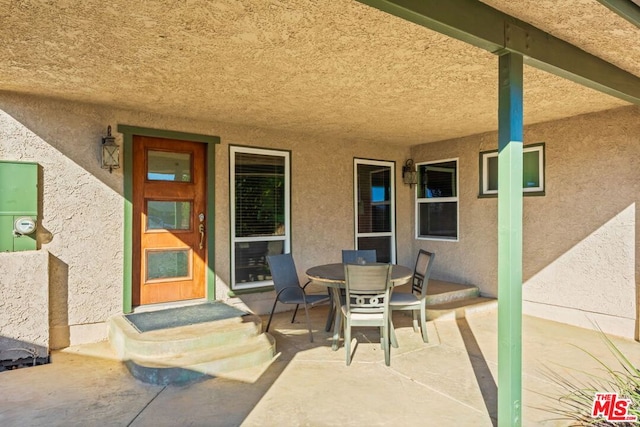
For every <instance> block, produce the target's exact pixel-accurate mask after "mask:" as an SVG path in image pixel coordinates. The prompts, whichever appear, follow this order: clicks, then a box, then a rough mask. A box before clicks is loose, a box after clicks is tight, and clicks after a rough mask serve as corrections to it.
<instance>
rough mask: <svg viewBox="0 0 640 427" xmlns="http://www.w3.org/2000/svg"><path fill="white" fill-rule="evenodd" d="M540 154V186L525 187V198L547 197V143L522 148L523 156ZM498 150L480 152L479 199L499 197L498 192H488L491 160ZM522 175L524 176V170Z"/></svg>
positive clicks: (523, 190)
mask: <svg viewBox="0 0 640 427" xmlns="http://www.w3.org/2000/svg"><path fill="white" fill-rule="evenodd" d="M535 151H537V152H538V176H539V181H540V185H539V186H537V187H524V186H523V188H522V193H523V195H524V196H544V195H545V191H546V190H545V182H546V179H545V157H546V156H545V143H544V142H538V143H535V144H529V145H525V146H523V147H522V154H523V156H524V153H531V152H535ZM497 156H498V150H489V151H481V152H480V156H479V157H480V169H479V171H480V173H479V183H478V197H479V198H492V197H498V190H488V189H487V187H488V186H489V167H488V161H489V158H492V157H497ZM522 173H523V174H524V168H523V171H522Z"/></svg>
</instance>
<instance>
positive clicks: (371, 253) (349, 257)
mask: <svg viewBox="0 0 640 427" xmlns="http://www.w3.org/2000/svg"><path fill="white" fill-rule="evenodd" d="M358 258H362V259H363V260H364V262H365V263H372V262H376V261H377V255H376V250H375V249H356V250H353V249H343V250H342V263H343V264H357V263H358ZM329 296H331V299H332V300H333V294H332V293H331V292H329ZM340 296H341V297H342V299H341V301H340V303H341V304H343V303H344V296H345V292H344V289H340ZM331 307H332V308H331V313H329V315H330V316H335V312H334V310H335V306H334V305H333V304H331ZM330 329H331V322H327V327H326V330H327V332H328V331H329V330H330Z"/></svg>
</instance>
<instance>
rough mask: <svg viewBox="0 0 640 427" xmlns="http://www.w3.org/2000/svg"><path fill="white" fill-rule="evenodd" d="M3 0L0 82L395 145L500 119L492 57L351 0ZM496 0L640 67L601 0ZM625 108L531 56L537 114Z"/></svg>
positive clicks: (639, 32) (529, 90)
mask: <svg viewBox="0 0 640 427" xmlns="http://www.w3.org/2000/svg"><path fill="white" fill-rule="evenodd" d="M2 3H4V4H3V6H2V7H1V8H0V21H1V22H2V25H0V40H2V43H0V58H1V59H0V90H6V91H17V92H23V93H30V94H41V95H46V96H52V97H61V98H65V99H70V100H78V101H83V102H91V103H100V104H111V105H117V106H119V107H121V108H126V109H133V110H142V111H148V112H154V113H160V114H166V115H178V116H184V117H189V118H193V119H198V120H212V121H221V122H230V123H237V124H242V125H247V126H255V127H263V128H272V129H278V130H283V131H291V132H302V133H307V134H313V135H316V136H317V137H320V138H335V137H340V138H346V139H353V140H365V141H379V142H385V143H391V144H399V145H403V144H404V145H412V144H418V143H423V142H430V141H436V140H442V139H447V138H452V137H457V136H463V135H469V134H474V133H479V132H484V131H490V130H495V129H496V127H497V57H496V56H495V55H492V54H490V53H488V52H486V51H483V50H480V49H478V48H475V47H472V46H470V45H467V44H465V43H463V42H460V41H457V40H453V39H451V38H448V37H446V36H444V35H441V34H438V33H436V32H433V31H431V30H428V29H425V28H422V27H420V26H417V25H415V24H411V23H409V22H406V21H403V20H401V19H399V18H396V17H393V16H391V15H388V14H386V13H384V12H381V11H379V10H377V9H373V8H371V7H368V6H366V5H363V4H361V3H358V2H356V1H353V0H332V1H321V2H317V1H314V0H286V1H278V0H244V1H242V0H216V1H215V2H212V1H206V0H171V1H163V2H152V1H144V2H138V1H130V0H128V1H124V0H112V1H109V2H104V1H98V0H82V1H81V0H77V1H72V0H57V1H53V0H51V1H36V0H24V1H22V0H8V1H6V0H5V1H3V2H2ZM486 3H487V4H489V5H491V6H492V7H494V8H496V9H499V10H502V11H504V12H506V13H508V14H510V15H513V16H515V17H518V18H520V19H522V20H524V21H526V22H529V23H531V24H533V25H535V26H537V27H539V28H540V29H542V30H544V31H546V32H548V33H550V34H552V35H554V36H556V37H559V38H561V39H564V40H566V41H568V42H570V43H572V44H575V45H576V46H578V47H580V48H582V49H583V50H585V51H587V52H590V53H592V54H594V55H596V56H599V57H601V58H603V59H605V60H607V61H609V62H611V63H613V64H615V65H617V66H618V67H620V68H622V69H625V70H627V71H629V72H631V73H633V74H635V75H637V76H640V43H638V41H639V40H640V29H639V28H638V27H636V26H634V25H632V24H631V23H629V22H628V21H626V20H624V19H623V18H621V17H619V16H618V15H616V14H614V13H613V12H611V11H610V10H609V9H607V8H605V7H604V6H602V5H601V4H600V3H598V2H597V1H596V0H560V1H556V0H520V1H517V2H513V1H508V0H487V1H486ZM623 105H628V103H627V102H625V101H621V100H619V99H616V98H613V97H610V96H608V95H604V94H601V93H599V92H596V91H594V90H591V89H587V88H584V87H582V86H580V85H578V84H576V83H572V82H570V81H567V80H564V79H561V78H559V77H556V76H553V75H550V74H547V73H545V72H542V71H539V70H536V69H533V68H531V67H525V122H526V123H527V124H530V123H536V122H541V121H547V120H553V119H558V118H562V117H568V116H573V115H576V114H582V113H588V112H594V111H599V110H605V109H610V108H614V107H618V106H623ZM212 133H215V129H212Z"/></svg>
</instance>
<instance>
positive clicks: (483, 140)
mask: <svg viewBox="0 0 640 427" xmlns="http://www.w3.org/2000/svg"><path fill="white" fill-rule="evenodd" d="M524 142H525V145H526V144H532V143H537V142H544V143H545V156H546V169H545V179H546V195H545V196H540V197H525V198H524V220H523V227H524V229H523V233H524V236H523V239H524V248H523V253H524V255H523V258H524V259H523V280H524V289H523V300H524V303H523V311H524V312H525V313H529V314H534V315H539V316H541V317H546V318H550V319H553V320H559V321H563V322H566V323H571V324H575V325H579V326H583V327H593V323H592V322H597V324H598V325H599V326H600V327H602V328H603V329H604V330H605V331H608V332H611V333H615V334H617V335H622V336H627V337H637V335H636V334H637V317H638V316H637V312H638V293H639V292H638V285H637V280H636V276H637V272H638V269H639V264H638V261H637V259H636V245H637V242H638V232H637V230H636V228H637V227H636V223H637V221H638V213H637V210H638V209H637V206H636V204H637V203H638V202H639V201H640V192H639V190H640V184H639V183H638V171H639V170H640V108H638V107H627V108H622V109H616V110H610V111H607V112H604V113H599V114H589V115H582V116H577V117H573V118H570V119H566V120H562V121H555V122H549V123H542V124H537V125H532V126H527V127H526V128H525V134H524ZM495 148H497V134H496V133H488V134H482V135H477V136H472V137H467V138H462V139H457V140H451V141H442V142H438V143H433V144H425V145H422V146H416V147H414V149H413V150H412V156H413V158H414V160H415V161H416V162H421V161H431V160H439V159H447V158H456V157H457V158H459V173H460V183H459V191H460V241H459V242H436V241H428V240H417V241H416V249H417V248H420V247H422V248H427V249H430V250H433V251H435V252H436V253H437V254H438V258H437V263H436V265H435V268H434V272H433V274H434V277H438V278H441V279H448V280H454V281H460V282H464V283H473V284H476V285H478V286H480V288H481V291H482V293H483V294H485V295H489V296H496V295H497V199H495V198H478V197H477V196H478V179H479V177H478V174H479V153H480V152H481V151H486V150H491V149H495Z"/></svg>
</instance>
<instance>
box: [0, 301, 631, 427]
mask: <svg viewBox="0 0 640 427" xmlns="http://www.w3.org/2000/svg"><path fill="white" fill-rule="evenodd" d="M311 313H312V322H313V324H314V325H315V326H316V327H317V328H320V330H318V329H316V330H315V331H314V337H315V343H310V342H309V340H308V334H307V332H306V330H305V325H304V322H302V323H299V322H298V321H297V323H296V324H293V325H292V324H291V323H289V319H290V313H282V314H278V315H276V316H275V321H274V323H273V324H272V326H271V328H272V330H271V332H272V333H273V335H274V336H275V338H276V341H277V350H278V351H279V352H280V356H279V358H278V359H277V361H276V362H274V363H273V364H272V365H271V366H270V367H269V368H268V369H267V370H266V371H265V372H264V373H263V374H262V375H261V376H260V377H259V378H258V379H257V381H255V382H253V383H249V382H240V381H235V380H230V379H226V378H212V379H206V380H202V381H198V382H196V383H192V384H189V385H186V386H179V387H178V386H166V387H165V386H152V385H148V384H144V383H141V382H139V381H137V380H135V379H133V378H132V377H131V375H130V374H129V373H128V371H127V370H126V368H125V367H124V366H123V365H122V364H121V363H120V362H118V361H115V360H112V359H110V358H109V357H108V355H109V347H108V345H106V344H105V343H100V344H94V345H86V346H78V347H73V348H69V349H66V350H64V351H61V352H55V353H54V354H53V355H52V361H53V362H52V363H51V364H48V365H43V366H37V367H31V368H24V369H17V370H13V371H6V372H3V373H0V385H1V390H0V425H2V426H4V427H7V426H240V425H242V426H400V425H404V426H492V425H495V417H496V411H497V409H496V407H497V386H496V384H497V340H496V324H497V321H496V313H495V311H489V312H483V313H476V314H473V315H470V316H469V317H467V318H466V319H462V320H437V321H433V322H429V324H428V328H429V337H430V343H429V344H423V343H422V340H421V339H420V334H417V333H414V332H413V330H412V329H411V327H410V324H411V322H410V318H409V317H407V316H404V315H403V314H402V313H396V314H395V315H394V319H395V322H396V328H397V335H398V340H399V344H400V348H399V349H392V353H391V366H390V367H387V366H385V364H384V355H383V352H382V350H381V349H380V345H379V343H378V342H376V341H377V340H378V339H379V337H378V334H377V331H376V330H375V329H360V331H364V332H365V334H364V335H363V334H362V333H356V334H355V339H357V340H358V345H357V347H356V350H355V353H354V355H353V362H352V364H351V366H346V365H345V361H344V358H345V353H344V347H342V346H341V347H340V349H339V350H338V351H337V352H333V351H331V335H330V334H329V333H327V332H324V331H323V330H321V328H322V327H323V325H324V320H325V318H326V317H325V316H326V308H325V307H316V308H314V309H312V310H311ZM301 314H302V315H301V316H300V317H299V320H302V321H303V320H304V314H303V313H301ZM523 336H524V344H523V347H524V349H523V365H524V367H523V372H524V373H523V425H525V426H529V425H542V426H554V425H568V423H567V422H566V421H565V422H558V421H550V419H552V418H554V415H553V414H551V413H549V412H545V411H543V410H540V409H536V408H537V407H545V406H549V405H552V404H553V400H552V399H548V398H545V397H543V396H542V395H541V394H540V393H543V394H548V395H553V396H557V395H558V394H559V389H558V387H557V386H556V385H555V384H554V383H553V382H551V381H550V380H549V379H548V378H547V377H545V375H544V374H543V373H542V371H541V370H542V369H543V368H545V367H549V368H551V369H553V370H554V371H556V372H561V373H565V375H566V372H567V369H569V370H570V372H571V373H572V375H574V376H576V377H578V378H584V377H585V375H586V374H585V373H590V374H599V373H602V372H603V371H602V368H601V367H600V366H599V365H598V363H597V362H596V361H595V360H594V359H592V358H591V356H589V355H587V354H586V353H585V352H584V351H583V350H581V349H584V350H588V351H589V352H591V353H592V354H593V355H595V356H596V357H598V358H601V359H602V360H606V361H609V362H611V363H612V364H615V362H613V361H614V360H615V359H614V357H613V356H612V354H611V352H610V351H609V350H608V349H607V347H606V345H605V344H604V343H603V341H602V339H601V338H600V336H599V335H598V333H596V332H593V331H588V330H584V329H580V328H575V327H571V326H567V325H562V324H558V323H554V322H550V321H546V320H541V319H537V318H531V317H525V318H524V331H523ZM613 340H614V342H615V343H616V345H618V346H619V348H620V349H621V350H622V351H623V352H624V353H625V355H626V356H627V357H628V358H630V359H631V360H633V361H634V362H635V363H636V365H640V344H639V343H637V342H635V341H630V340H624V339H619V338H613ZM616 366H617V365H616ZM565 367H569V368H565ZM577 369H579V370H580V371H578V370H577ZM602 391H608V390H602ZM637 404H640V402H637Z"/></svg>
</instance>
